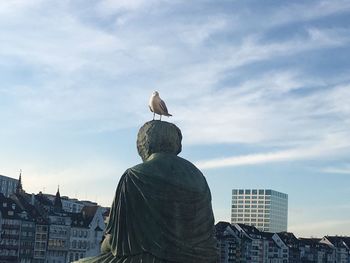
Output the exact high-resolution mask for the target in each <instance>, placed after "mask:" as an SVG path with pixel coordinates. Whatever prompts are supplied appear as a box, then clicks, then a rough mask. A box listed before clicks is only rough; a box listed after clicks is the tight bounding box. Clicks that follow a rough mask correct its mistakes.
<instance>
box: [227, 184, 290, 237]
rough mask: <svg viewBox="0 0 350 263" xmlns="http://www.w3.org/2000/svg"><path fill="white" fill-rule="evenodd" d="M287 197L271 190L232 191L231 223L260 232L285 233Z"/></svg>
mask: <svg viewBox="0 0 350 263" xmlns="http://www.w3.org/2000/svg"><path fill="white" fill-rule="evenodd" d="M287 221H288V195H287V194H284V193H280V192H277V191H274V190H271V189H233V190H232V209H231V223H232V224H234V223H241V224H246V225H252V226H255V227H256V228H258V229H259V230H261V231H266V232H274V233H278V232H282V231H287Z"/></svg>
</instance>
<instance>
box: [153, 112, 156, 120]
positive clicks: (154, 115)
mask: <svg viewBox="0 0 350 263" xmlns="http://www.w3.org/2000/svg"><path fill="white" fill-rule="evenodd" d="M155 117H156V114H155V113H154V112H153V120H154V118H155Z"/></svg>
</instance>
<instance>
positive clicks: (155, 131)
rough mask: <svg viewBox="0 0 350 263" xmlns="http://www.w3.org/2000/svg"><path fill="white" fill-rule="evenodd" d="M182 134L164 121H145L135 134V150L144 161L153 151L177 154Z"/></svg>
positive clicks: (173, 125)
mask: <svg viewBox="0 0 350 263" xmlns="http://www.w3.org/2000/svg"><path fill="white" fill-rule="evenodd" d="M181 140H182V134H181V131H180V129H179V128H178V127H177V126H176V125H175V124H172V123H169V122H166V121H158V120H153V121H149V122H146V123H145V124H144V125H143V126H142V127H141V128H140V130H139V133H138V135H137V150H138V152H139V155H140V156H141V158H142V160H143V161H145V160H147V159H148V157H150V156H151V155H152V154H153V153H170V154H175V155H177V154H179V153H180V152H181Z"/></svg>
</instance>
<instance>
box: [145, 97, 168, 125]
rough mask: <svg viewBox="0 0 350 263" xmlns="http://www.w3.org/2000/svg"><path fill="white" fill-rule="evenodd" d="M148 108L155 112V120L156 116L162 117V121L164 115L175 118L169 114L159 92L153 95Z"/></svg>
mask: <svg viewBox="0 0 350 263" xmlns="http://www.w3.org/2000/svg"><path fill="white" fill-rule="evenodd" d="M148 106H149V109H150V110H151V112H153V120H154V117H155V115H156V114H158V115H160V120H161V119H162V115H164V116H168V117H170V116H173V115H171V114H170V113H169V112H168V109H167V107H166V105H165V102H164V101H163V100H162V99H161V98H160V97H159V93H158V91H154V92H153V93H152V96H151V98H150V99H149V104H148Z"/></svg>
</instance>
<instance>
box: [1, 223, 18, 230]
mask: <svg viewBox="0 0 350 263" xmlns="http://www.w3.org/2000/svg"><path fill="white" fill-rule="evenodd" d="M2 229H17V230H19V229H20V225H10V224H3V225H2Z"/></svg>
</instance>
